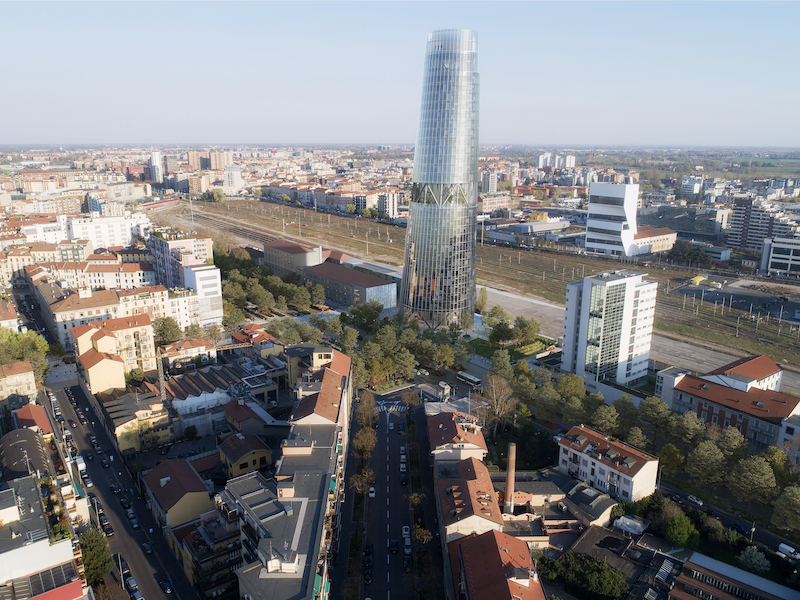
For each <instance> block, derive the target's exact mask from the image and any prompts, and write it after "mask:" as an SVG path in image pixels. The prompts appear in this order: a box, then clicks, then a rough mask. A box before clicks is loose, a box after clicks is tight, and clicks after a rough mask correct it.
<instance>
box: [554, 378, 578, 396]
mask: <svg viewBox="0 0 800 600" xmlns="http://www.w3.org/2000/svg"><path fill="white" fill-rule="evenodd" d="M554 385H555V388H556V391H557V392H558V393H559V394H561V397H562V398H569V397H575V398H578V400H581V399H582V398H583V397H584V396H585V395H586V387H585V385H584V383H583V377H581V376H580V375H576V374H575V373H561V375H559V376H558V377H556V381H555V383H554Z"/></svg>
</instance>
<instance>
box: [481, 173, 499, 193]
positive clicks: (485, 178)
mask: <svg viewBox="0 0 800 600" xmlns="http://www.w3.org/2000/svg"><path fill="white" fill-rule="evenodd" d="M481 191H482V192H484V193H485V194H496V193H497V173H495V172H494V171H484V172H483V175H482V177H481Z"/></svg>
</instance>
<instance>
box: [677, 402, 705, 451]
mask: <svg viewBox="0 0 800 600" xmlns="http://www.w3.org/2000/svg"><path fill="white" fill-rule="evenodd" d="M671 433H672V437H673V438H674V440H675V442H676V445H677V446H678V447H679V448H680V449H681V450H683V451H684V452H689V450H691V449H692V448H693V447H695V446H696V445H697V443H698V442H700V440H702V439H703V436H704V435H705V433H706V423H705V421H703V420H701V419H700V417H698V416H697V413H694V412H691V411H687V412H685V413H683V414H682V415H680V416H679V417H678V418H677V419H675V422H674V426H673V427H672V432H671Z"/></svg>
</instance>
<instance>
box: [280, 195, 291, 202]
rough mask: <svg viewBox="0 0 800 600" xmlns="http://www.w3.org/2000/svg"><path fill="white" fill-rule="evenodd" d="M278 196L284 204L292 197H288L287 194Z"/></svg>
mask: <svg viewBox="0 0 800 600" xmlns="http://www.w3.org/2000/svg"><path fill="white" fill-rule="evenodd" d="M279 198H280V199H281V202H283V203H284V204H289V203H290V202H291V201H292V199H291V198H290V197H289V194H281V195H280V196H279Z"/></svg>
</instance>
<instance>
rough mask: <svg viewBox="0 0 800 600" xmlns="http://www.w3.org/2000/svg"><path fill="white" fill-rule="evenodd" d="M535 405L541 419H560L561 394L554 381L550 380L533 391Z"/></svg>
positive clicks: (546, 420) (538, 417)
mask: <svg viewBox="0 0 800 600" xmlns="http://www.w3.org/2000/svg"><path fill="white" fill-rule="evenodd" d="M539 369H541V367H539ZM537 371H538V369H537ZM548 372H549V371H548ZM533 407H534V408H535V409H536V418H537V419H539V420H540V421H545V422H547V423H555V422H556V421H557V420H558V417H559V413H560V409H561V396H560V395H559V393H558V392H557V391H556V388H555V387H553V384H552V383H549V382H548V383H545V384H544V385H541V386H538V387H537V388H536V390H535V391H534V393H533Z"/></svg>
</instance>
